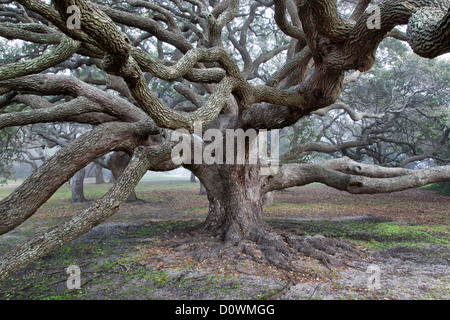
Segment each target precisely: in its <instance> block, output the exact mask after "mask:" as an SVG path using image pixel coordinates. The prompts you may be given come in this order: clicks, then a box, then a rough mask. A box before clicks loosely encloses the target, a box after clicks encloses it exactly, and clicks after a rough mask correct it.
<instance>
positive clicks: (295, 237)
mask: <svg viewBox="0 0 450 320" xmlns="http://www.w3.org/2000/svg"><path fill="white" fill-rule="evenodd" d="M176 238H177V240H176V242H177V243H179V245H180V246H183V247H189V248H190V249H191V254H192V257H193V258H194V259H195V260H197V261H198V262H203V261H205V260H208V259H215V258H219V259H224V258H230V259H237V260H239V259H244V258H245V257H247V258H250V259H251V260H253V261H254V262H256V263H259V264H269V265H273V266H275V267H277V268H281V269H284V270H295V266H294V265H293V262H294V261H295V259H296V257H298V256H299V255H300V256H306V257H310V258H313V259H316V260H317V261H319V262H320V263H322V264H323V265H324V266H325V267H326V268H329V269H331V268H332V267H338V266H344V265H348V262H349V261H351V260H353V259H357V258H358V257H360V256H361V252H360V251H359V250H358V248H357V246H356V245H355V244H353V243H351V242H350V241H347V240H341V239H333V238H327V237H324V236H322V235H314V236H310V235H305V234H303V233H302V232H301V231H298V230H277V231H275V230H273V229H264V230H258V231H256V232H253V233H250V232H247V234H246V235H245V236H243V237H240V238H239V239H238V240H236V237H231V238H232V239H234V240H233V241H220V238H221V237H220V236H218V235H217V233H212V234H211V233H206V234H205V233H199V232H198V230H195V229H191V230H190V231H188V232H184V233H183V234H180V233H178V234H177V237H176ZM189 238H190V240H189ZM172 239H173V238H172ZM173 244H174V245H173V246H174V247H176V246H177V245H176V244H175V243H173Z"/></svg>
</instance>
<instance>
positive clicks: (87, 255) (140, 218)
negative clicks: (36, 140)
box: [0, 180, 450, 299]
mask: <svg viewBox="0 0 450 320" xmlns="http://www.w3.org/2000/svg"><path fill="white" fill-rule="evenodd" d="M110 186H111V185H108V184H105V185H93V184H87V185H86V186H85V193H86V197H87V199H88V200H90V201H91V202H88V203H81V204H73V203H71V202H70V197H71V193H70V187H69V186H63V187H61V188H60V189H59V190H58V192H56V193H55V194H54V196H53V197H52V198H51V199H49V200H48V201H47V203H46V204H44V205H43V206H42V208H41V209H39V211H38V212H37V213H36V214H35V215H34V216H33V217H32V218H30V219H29V220H27V221H26V222H25V223H24V224H22V225H21V226H20V228H18V229H16V230H14V231H12V232H10V233H8V234H5V235H3V236H0V254H2V253H4V252H6V251H8V250H9V249H13V248H14V247H15V246H17V245H20V243H22V242H23V241H25V240H26V239H29V237H31V236H33V235H34V234H37V233H40V232H44V231H45V230H47V229H48V228H49V227H51V226H53V225H56V224H58V223H60V222H61V221H64V220H66V219H68V218H69V217H70V216H72V215H73V214H76V213H77V212H79V211H80V210H82V209H83V208H86V207H87V206H89V205H90V204H91V203H92V201H93V200H95V199H98V198H99V197H101V196H102V195H103V194H104V193H105V192H106V191H107V190H108V189H109V187H110ZM13 189H14V188H12V187H2V188H0V199H2V198H4V197H6V196H7V195H8V194H9V193H11V192H12V191H13ZM198 190H199V185H198V183H195V184H194V183H189V182H187V181H175V180H174V181H143V182H141V183H140V184H139V185H138V187H137V188H136V192H137V194H138V196H139V197H140V198H141V199H143V200H145V202H137V203H127V204H124V205H123V206H122V207H121V209H120V210H119V212H118V213H117V214H116V215H114V216H113V217H112V218H110V219H109V220H108V221H107V222H105V223H104V224H102V225H100V226H98V227H96V228H95V229H93V230H92V231H90V232H89V233H88V234H86V235H84V236H83V237H81V238H79V239H77V240H76V241H74V242H72V243H69V244H67V245H65V246H63V247H62V248H60V249H59V250H57V251H56V252H54V253H52V254H50V255H48V256H46V257H44V258H42V259H40V260H38V261H36V262H35V263H33V264H32V265H30V266H29V267H27V268H26V269H25V270H23V271H21V272H19V273H18V274H16V275H14V276H13V277H11V278H10V279H8V280H7V281H5V282H4V283H2V284H0V299H173V298H177V299H189V298H197V299H228V298H240V299H266V298H268V297H271V296H273V295H275V294H277V293H279V292H280V291H281V288H283V286H284V284H285V281H286V279H287V277H289V278H291V277H293V278H295V280H296V283H297V286H296V287H295V288H294V289H292V290H291V291H290V293H289V294H288V295H287V296H286V297H289V298H292V299H302V298H305V296H303V295H302V293H301V292H303V291H301V290H305V292H307V294H306V293H305V294H306V296H307V297H309V298H311V297H312V296H311V292H312V289H314V292H313V294H314V295H315V298H320V296H319V295H318V292H317V290H316V289H317V286H316V283H326V284H327V285H329V286H330V288H329V289H327V290H328V291H327V293H325V291H324V290H325V289H323V296H322V297H323V298H349V297H350V298H358V299H366V298H390V299H396V298H399V297H400V298H401V297H405V295H406V297H407V298H408V297H410V296H411V295H412V296H413V297H414V294H417V291H418V290H419V289H416V288H415V284H414V283H413V281H412V280H411V281H410V282H407V283H406V284H405V283H404V282H401V283H400V282H399V280H398V279H399V277H398V275H397V274H396V272H397V271H396V270H397V269H398V270H400V269H401V267H399V266H398V265H397V267H395V268H394V267H392V268H391V266H393V265H394V264H393V263H392V261H393V260H392V259H394V258H395V259H397V258H398V259H401V260H402V262H404V261H409V262H407V263H406V262H405V263H403V264H401V266H403V267H405V266H407V267H408V268H413V269H414V268H416V267H413V265H409V264H408V263H414V266H416V265H420V266H422V267H421V268H422V269H421V270H428V269H429V270H431V271H430V272H432V270H435V271H436V270H437V271H436V272H435V274H433V275H432V277H431V278H428V276H426V275H424V274H419V275H417V277H419V278H420V279H422V280H423V281H428V283H429V284H430V286H431V287H432V288H433V290H432V291H431V293H428V291H427V292H424V293H420V295H419V296H418V297H419V298H430V299H433V298H437V299H442V298H448V283H449V282H448V277H447V278H446V277H445V274H446V273H447V276H448V269H445V268H447V267H448V262H449V261H448V257H449V248H450V236H449V232H450V224H449V222H450V218H449V212H450V197H447V196H444V195H440V194H439V193H438V192H436V191H432V190H425V189H415V190H409V191H404V192H397V193H394V194H386V195H361V196H356V195H349V194H347V193H345V192H341V191H336V190H333V189H331V188H328V187H324V186H322V185H320V184H314V185H310V186H306V187H298V188H290V189H288V190H287V191H284V192H276V193H275V196H274V199H275V201H274V204H273V205H272V206H269V207H266V208H265V214H266V218H267V221H268V223H269V224H271V225H272V226H274V227H279V228H291V229H292V228H297V229H300V230H302V231H304V232H306V233H308V234H310V235H316V234H322V235H325V236H327V237H334V238H342V239H347V240H350V241H352V242H354V243H356V244H357V245H359V246H360V247H361V248H366V249H367V250H368V251H370V252H374V253H377V254H381V256H380V257H381V258H380V259H378V260H377V261H378V263H380V264H382V265H383V266H384V264H383V263H385V266H386V267H385V269H386V270H391V271H386V273H385V274H386V277H388V275H389V277H392V281H391V282H390V284H389V285H388V284H386V285H385V288H389V290H388V291H384V292H368V291H367V290H365V291H364V290H360V288H359V289H354V287H355V286H356V287H358V285H356V284H355V283H352V285H349V284H348V283H346V282H345V281H347V280H348V279H347V278H346V274H347V275H348V273H345V272H348V271H345V270H340V271H339V272H338V271H336V270H334V271H333V270H332V271H330V270H325V269H323V268H321V267H320V266H318V265H316V264H314V263H313V262H311V261H308V259H305V260H304V261H303V260H302V261H301V263H304V265H305V267H304V272H300V273H296V274H287V273H286V272H283V271H280V270H275V269H274V268H273V267H271V266H261V265H255V264H253V263H252V262H251V261H248V260H242V261H238V262H234V263H231V262H230V263H228V262H227V261H222V262H221V263H219V264H218V263H208V262H204V263H198V262H197V261H195V260H193V259H192V258H190V257H189V256H188V255H185V254H182V252H181V251H177V250H175V249H171V248H168V247H165V246H164V245H162V244H163V243H164V239H165V238H164V235H165V234H166V233H167V232H168V231H173V230H182V229H184V228H186V227H190V226H195V225H197V224H199V223H201V222H202V221H203V219H204V218H205V216H206V213H207V209H208V203H207V200H206V196H202V195H198ZM169 257H170V259H169ZM408 259H409V260H408ZM72 264H75V265H78V266H79V267H80V268H81V270H82V276H83V277H82V287H81V289H79V290H69V289H67V287H66V281H67V277H68V275H67V274H66V273H65V269H66V268H67V267H68V266H69V265H72ZM425 265H426V266H427V267H423V266H425ZM405 268H406V267H405ZM427 268H428V269H427ZM416 269H417V268H416ZM446 270H447V271H446ZM354 272H356V271H354ZM358 272H360V271H358ZM424 272H425V271H424ZM427 272H428V271H427ZM412 273H413V272H412ZM350 278H352V279H353V280H352V281H355V280H354V279H356V278H355V277H354V275H353V276H352V277H350ZM414 279H415V280H414V282H417V281H416V280H417V279H416V278H414ZM330 281H331V282H330ZM330 283H331V284H330ZM398 283H400V284H398ZM313 284H314V287H308V286H309V285H311V286H312V285H313ZM405 286H406V288H407V289H404V287H405ZM408 286H409V287H408ZM324 287H325V286H324ZM308 288H310V289H308ZM402 288H403V289H404V291H402V290H403V289H402ZM410 289H411V290H412V291H411V290H410ZM308 290H309V291H308ZM386 290H387V289H386ZM405 290H406V291H405ZM419 291H420V290H419ZM405 292H406V293H405ZM411 292H413V293H411ZM402 294H403V296H402ZM399 295H400V296H399Z"/></svg>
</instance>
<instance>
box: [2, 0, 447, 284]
mask: <svg viewBox="0 0 450 320" xmlns="http://www.w3.org/2000/svg"><path fill="white" fill-rule="evenodd" d="M1 2H2V4H3V5H2V9H1V11H0V12H1V20H0V22H1V23H0V36H2V37H4V38H6V39H10V40H12V39H20V40H23V41H26V42H29V43H37V44H39V46H40V47H42V48H43V50H41V52H42V54H40V55H39V54H36V55H34V56H30V57H26V58H24V59H21V60H19V61H16V62H13V63H9V64H6V65H3V66H1V67H0V94H2V97H3V98H4V97H5V95H8V94H9V95H12V94H13V93H14V94H15V93H17V96H16V99H17V97H23V95H25V94H32V95H33V98H34V99H33V101H30V107H31V110H24V111H20V112H11V113H7V114H4V115H0V124H1V125H0V128H6V127H13V126H20V125H29V124H33V123H50V122H78V123H85V124H91V125H94V127H93V128H92V130H90V131H88V132H87V133H85V134H83V135H81V136H79V137H77V138H76V139H75V140H73V141H72V142H71V143H69V144H68V145H67V146H65V147H63V148H62V149H61V150H60V151H58V152H57V153H56V154H55V155H54V156H53V157H52V158H50V159H48V160H47V161H46V162H45V163H44V164H43V165H42V166H41V167H40V168H39V169H38V170H37V171H36V172H35V173H34V174H32V175H31V176H30V177H29V178H28V179H27V180H26V181H25V182H24V183H23V184H22V185H21V186H20V187H18V188H17V189H16V190H15V191H14V192H13V193H12V194H11V195H10V196H8V197H7V198H5V199H3V200H2V201H1V202H0V233H5V232H8V231H10V230H12V229H14V228H16V227H17V226H19V225H20V224H21V223H22V222H23V221H25V220H26V219H28V218H29V217H30V216H32V215H33V214H34V213H35V212H36V210H37V209H38V208H39V207H40V206H41V205H42V204H43V203H44V202H45V201H46V200H47V199H48V198H49V197H50V196H51V195H52V194H53V193H54V192H55V191H56V190H57V189H58V188H59V187H60V186H61V185H62V184H63V183H64V182H65V181H67V180H68V179H69V178H70V177H72V176H73V175H74V174H75V173H76V172H78V171H79V170H81V169H82V168H84V167H85V166H86V165H88V164H89V163H91V162H92V161H94V160H95V159H98V158H99V157H101V156H103V155H106V154H108V153H110V152H112V151H122V152H125V153H127V154H128V155H129V156H130V157H131V160H130V162H129V164H128V166H127V167H126V169H125V170H124V172H123V174H122V175H121V178H120V179H119V180H118V181H117V182H116V183H115V184H114V186H113V187H112V188H111V190H110V191H108V192H107V193H106V194H105V195H104V196H103V197H102V198H101V199H100V200H98V201H97V202H96V203H94V204H93V205H92V206H91V207H89V208H88V209H86V210H84V211H82V212H80V213H79V214H77V215H76V216H74V217H73V218H72V219H71V220H69V221H67V222H65V223H64V224H62V225H60V226H57V227H55V228H54V229H52V230H49V231H48V232H45V233H44V234H42V235H39V236H37V237H35V238H33V239H31V240H30V241H28V242H27V243H25V244H23V245H22V246H20V248H17V249H16V250H13V251H11V252H9V253H7V254H5V255H4V256H2V257H1V259H0V279H3V278H5V277H7V276H9V275H11V274H12V273H14V272H15V271H17V270H20V269H21V268H23V267H24V266H25V265H27V264H28V263H30V262H32V261H34V260H35V259H38V258H39V257H41V256H43V255H45V254H47V253H48V252H50V251H52V250H54V249H56V248H58V247H60V246H61V245H63V244H64V243H67V242H68V241H71V240H73V239H75V238H76V237H78V236H80V235H82V234H84V233H85V232H87V231H88V230H90V229H91V228H92V227H94V226H95V225H97V224H99V223H101V222H102V221H104V220H105V219H107V218H108V217H110V216H111V215H112V214H114V212H116V210H117V208H118V207H119V205H120V204H121V203H122V202H123V201H125V200H126V199H127V197H128V196H129V194H130V193H131V192H132V190H133V189H134V187H135V186H136V184H137V183H138V182H139V180H140V178H141V177H142V176H143V175H144V174H145V172H147V171H148V170H153V171H158V170H163V171H166V170H170V169H173V168H176V167H177V166H178V165H176V164H174V163H173V162H172V160H171V151H172V147H173V145H174V144H175V142H174V141H171V139H170V137H171V135H172V133H173V130H177V129H184V130H187V131H188V132H190V133H193V132H194V129H195V128H194V124H195V123H198V122H201V123H202V125H203V129H204V130H206V129H207V128H217V129H219V130H221V131H222V132H225V130H226V129H233V130H236V129H242V130H247V129H255V130H262V129H267V130H274V129H282V128H285V127H288V126H292V125H293V124H295V123H296V122H297V121H298V120H299V119H301V118H303V117H305V116H307V115H309V114H311V113H312V112H315V111H317V110H321V109H323V108H327V107H329V106H332V105H333V104H335V103H336V101H337V99H338V98H339V96H340V95H341V92H342V90H343V87H344V85H345V83H346V82H348V81H349V80H348V78H347V79H346V78H345V77H346V75H348V73H349V72H352V71H353V70H356V71H354V72H366V71H368V70H370V68H371V67H372V66H373V64H374V60H375V59H374V57H375V52H376V50H377V48H378V46H379V44H380V43H381V42H382V41H383V39H385V38H386V37H389V36H392V37H397V38H399V39H402V40H403V41H407V42H408V44H409V45H410V46H411V47H412V49H413V50H414V52H415V53H417V54H419V55H421V56H422V57H425V58H434V57H437V56H439V55H441V54H443V53H446V52H448V51H449V49H450V42H449V41H450V40H449V39H450V37H449V32H450V28H449V27H448V26H449V23H450V22H449V21H450V10H449V4H448V1H445V0H406V1H401V2H400V1H396V0H385V1H382V2H380V3H379V6H378V9H379V11H378V12H379V13H380V15H379V16H377V17H376V19H375V21H376V22H378V23H377V26H376V27H375V28H373V26H372V25H371V24H368V23H367V22H368V21H369V20H370V21H372V20H373V19H374V16H373V12H372V11H365V10H366V8H367V7H368V5H369V4H370V1H366V0H360V1H357V2H356V3H355V4H353V3H351V2H348V1H345V2H341V1H339V3H338V1H335V0H296V1H293V0H274V1H271V0H257V1H246V0H244V1H239V0H223V1H217V0H209V1H206V0H189V1H179V0H170V1H144V0H127V1H115V0H112V1H111V0H110V1H86V0H54V1H53V2H52V4H48V3H47V2H44V1H39V0H17V1H10V0H2V1H1ZM340 4H342V6H339V5H340ZM70 5H76V6H78V8H79V9H80V13H81V21H80V22H81V23H80V27H81V29H73V28H71V27H70V26H69V25H68V24H67V21H68V19H69V18H71V14H70V13H68V12H67V8H68V7H69V6H70ZM400 25H407V30H406V32H402V31H401V30H400V29H395V27H396V26H400ZM30 58H31V59H30ZM82 66H89V67H92V68H93V69H94V70H96V72H93V71H91V72H90V73H89V72H88V70H87V69H86V68H84V67H82ZM52 67H58V68H62V69H61V71H60V72H58V73H56V74H49V73H45V70H48V69H49V68H52ZM80 68H81V69H80ZM66 69H69V70H71V69H74V70H75V69H80V72H79V73H78V74H77V73H75V72H74V73H73V74H66V73H64V72H62V71H63V70H66ZM84 73H86V75H85V74H84ZM87 73H89V74H87ZM84 76H86V78H85V77H84ZM167 83H171V88H172V89H171V90H165V89H164V88H166V85H167ZM163 90H164V91H163ZM54 96H57V97H61V99H59V100H58V101H57V103H55V102H54V101H52V100H51V97H54ZM207 142H208V141H203V147H206V146H207ZM234 151H236V150H234ZM246 153H247V154H246V155H245V156H246V157H248V150H247V151H246ZM234 155H236V152H234ZM224 156H226V155H224ZM189 160H190V159H187V160H186V161H185V162H184V163H183V166H184V167H185V168H187V169H189V170H191V171H192V172H193V173H194V174H195V175H196V176H197V177H198V179H199V180H200V182H201V183H202V184H203V185H204V187H205V189H206V190H207V197H208V200H209V203H210V205H209V213H208V216H207V218H206V221H205V223H204V224H203V225H202V227H201V228H199V229H198V230H197V232H198V236H201V235H207V236H208V237H209V238H210V237H211V235H212V236H215V237H217V238H218V239H219V240H221V241H220V242H217V244H216V245H215V246H214V247H213V248H210V249H208V250H205V248H204V247H199V248H198V250H197V251H196V257H197V258H198V259H202V258H204V257H208V256H210V255H217V254H222V253H224V252H227V253H230V254H233V253H236V252H242V251H243V252H245V253H246V254H249V255H251V256H253V257H254V258H255V260H259V261H268V262H270V263H273V264H276V265H278V266H283V267H289V266H290V262H291V259H292V256H293V254H294V252H298V251H299V252H301V253H303V254H306V255H309V256H312V257H315V258H317V259H319V260H321V261H322V262H323V263H324V264H326V265H329V264H333V263H337V262H338V261H339V260H340V259H341V258H345V257H348V256H351V255H353V254H354V253H355V250H354V249H353V248H351V246H349V245H348V244H347V243H344V242H342V241H338V240H331V239H326V238H324V237H306V236H300V235H295V234H290V233H285V234H278V233H277V232H275V231H274V230H272V229H271V228H270V227H269V226H268V225H267V224H266V223H265V222H264V220H263V209H262V208H263V201H262V199H263V197H264V195H265V194H266V193H267V192H270V191H273V190H277V189H284V188H287V187H291V186H296V185H297V186H299V185H305V184H308V183H311V182H322V183H325V184H327V185H329V186H331V187H334V188H337V189H341V190H346V191H348V192H351V193H379V192H392V191H398V190H403V189H406V188H413V187H418V186H421V185H426V184H429V183H433V182H438V181H447V180H448V179H449V176H450V169H449V167H448V166H438V167H433V168H427V169H424V170H408V169H404V168H385V167H382V166H375V165H370V164H363V163H358V162H355V161H352V160H351V159H350V158H338V159H332V160H330V161H324V162H321V163H288V164H283V165H281V166H280V167H279V170H278V171H277V172H273V173H272V174H270V175H262V174H261V169H262V168H263V167H264V163H262V162H261V161H260V162H258V163H257V164H249V163H246V164H236V162H234V163H235V164H212V165H206V164H192V161H189ZM197 239H198V238H197ZM197 239H196V240H197Z"/></svg>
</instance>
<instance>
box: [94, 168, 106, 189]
mask: <svg viewBox="0 0 450 320" xmlns="http://www.w3.org/2000/svg"><path fill="white" fill-rule="evenodd" d="M95 183H96V184H104V183H105V179H104V178H103V168H102V167H101V166H100V165H99V164H97V163H96V164H95Z"/></svg>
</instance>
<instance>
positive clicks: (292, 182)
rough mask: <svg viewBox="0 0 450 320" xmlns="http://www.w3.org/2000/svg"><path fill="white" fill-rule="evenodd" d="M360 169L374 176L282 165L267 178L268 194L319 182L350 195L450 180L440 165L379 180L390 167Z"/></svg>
mask: <svg viewBox="0 0 450 320" xmlns="http://www.w3.org/2000/svg"><path fill="white" fill-rule="evenodd" d="M361 169H362V170H361V172H366V173H367V175H372V176H375V177H368V176H363V175H355V174H348V173H344V172H341V171H338V170H332V169H329V168H328V167H327V165H324V166H322V165H320V164H297V163H290V164H282V165H280V168H279V170H278V173H277V174H275V175H274V176H269V177H268V179H267V184H266V186H265V191H267V192H268V191H272V190H278V189H284V188H288V187H293V186H303V185H306V184H309V183H313V182H320V183H323V184H326V185H327V186H330V187H333V188H336V189H339V190H345V191H347V192H349V193H355V194H374V193H389V192H395V191H402V190H406V189H411V188H417V187H421V186H424V185H427V184H430V183H436V182H443V181H450V166H439V167H433V168H430V169H423V170H408V169H398V168H394V170H407V171H403V172H404V173H406V174H401V175H396V176H393V177H384V178H378V177H379V176H382V173H383V172H389V171H390V170H389V169H391V168H386V169H385V170H383V169H381V168H380V167H377V168H375V169H373V170H370V169H368V168H367V167H365V168H364V167H362V166H361ZM369 172H370V174H369ZM391 172H392V171H391ZM397 172H398V171H397ZM358 174H359V173H358ZM388 175H389V174H388Z"/></svg>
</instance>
